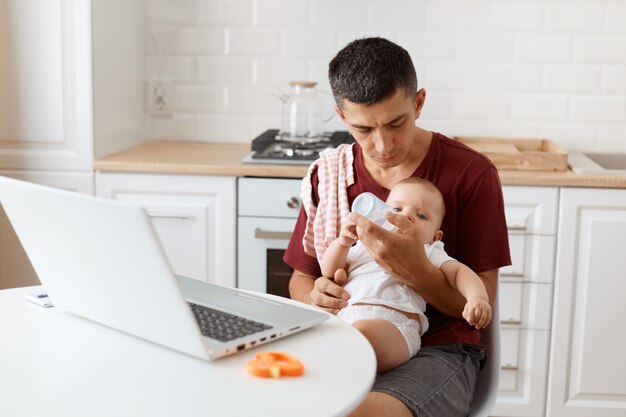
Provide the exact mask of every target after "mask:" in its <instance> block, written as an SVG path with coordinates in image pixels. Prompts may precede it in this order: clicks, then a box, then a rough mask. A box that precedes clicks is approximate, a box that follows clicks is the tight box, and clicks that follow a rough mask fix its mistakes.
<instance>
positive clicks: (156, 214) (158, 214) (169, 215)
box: [147, 211, 191, 220]
mask: <svg viewBox="0 0 626 417" xmlns="http://www.w3.org/2000/svg"><path fill="white" fill-rule="evenodd" d="M147 214H148V217H153V218H159V219H182V220H185V219H188V218H190V217H191V216H190V215H189V214H186V213H167V212H157V211H148V212H147Z"/></svg>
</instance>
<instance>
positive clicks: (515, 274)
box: [500, 272, 524, 278]
mask: <svg viewBox="0 0 626 417" xmlns="http://www.w3.org/2000/svg"><path fill="white" fill-rule="evenodd" d="M500 277H510V278H524V274H523V273H522V272H502V273H500Z"/></svg>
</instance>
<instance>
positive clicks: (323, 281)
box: [309, 269, 350, 314]
mask: <svg viewBox="0 0 626 417" xmlns="http://www.w3.org/2000/svg"><path fill="white" fill-rule="evenodd" d="M347 279H348V275H347V274H346V271H345V270H344V269H338V270H337V271H336V272H335V277H334V280H333V279H330V278H326V277H319V278H318V279H316V280H315V283H314V284H313V289H312V290H311V294H310V295H309V298H310V300H311V302H310V303H311V305H312V306H315V307H318V308H321V309H322V310H326V311H328V312H330V313H331V314H337V313H338V312H339V310H341V309H342V308H344V307H346V306H347V305H348V303H347V302H346V300H347V299H349V298H350V294H348V292H347V291H346V290H344V289H343V288H342V287H341V286H342V285H343V284H345V282H346V280H347Z"/></svg>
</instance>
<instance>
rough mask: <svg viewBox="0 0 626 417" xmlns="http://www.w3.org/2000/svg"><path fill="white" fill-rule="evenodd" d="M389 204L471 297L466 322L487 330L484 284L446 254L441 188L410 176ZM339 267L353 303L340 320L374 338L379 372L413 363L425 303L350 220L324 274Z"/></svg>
mask: <svg viewBox="0 0 626 417" xmlns="http://www.w3.org/2000/svg"><path fill="white" fill-rule="evenodd" d="M387 205H389V206H390V207H391V208H392V210H393V211H394V212H395V213H401V214H403V215H405V216H407V218H408V220H409V221H410V222H411V223H413V224H414V225H415V226H416V227H417V228H418V233H419V236H420V239H421V241H422V242H424V250H425V252H426V256H427V258H428V259H429V260H430V262H431V263H432V264H433V265H435V266H436V267H437V268H439V269H441V271H442V272H443V273H444V275H445V276H446V278H447V280H448V282H449V283H450V285H451V286H452V287H453V288H456V289H457V290H458V291H459V292H460V293H461V294H462V295H463V296H464V297H465V299H466V300H467V303H466V305H465V309H464V310H463V318H465V320H467V322H468V323H469V324H470V325H472V326H475V327H476V328H477V329H480V328H482V327H486V326H487V325H488V324H489V322H490V321H491V306H490V305H489V296H488V295H487V290H486V289H485V286H484V284H483V282H482V281H481V279H480V278H479V277H478V275H476V273H474V271H472V270H471V269H470V268H469V267H467V266H466V265H464V264H462V263H460V262H458V261H456V260H455V259H453V258H451V257H449V256H448V255H447V254H446V252H445V251H444V250H443V242H441V238H442V236H443V232H442V231H441V230H440V229H439V228H440V227H441V222H442V220H443V217H444V214H445V203H444V200H443V196H442V195H441V193H440V192H439V190H438V189H437V187H436V186H435V185H434V184H432V183H431V182H429V181H426V180H423V179H420V178H415V177H409V178H406V179H404V180H402V181H400V182H398V183H397V184H396V185H395V186H394V187H393V188H392V189H391V192H390V193H389V198H388V199H387ZM355 243H356V245H355ZM353 245H354V246H353ZM339 268H343V269H345V270H346V272H347V274H348V280H347V281H346V283H345V285H344V289H345V290H346V291H347V292H348V293H350V299H349V300H348V306H347V307H346V308H344V309H342V310H340V311H339V313H338V314H337V316H338V317H341V318H342V319H344V320H346V321H347V322H349V323H352V324H353V325H354V327H356V328H357V329H358V330H359V331H361V333H363V335H364V336H365V337H366V338H367V339H368V340H369V342H370V343H371V345H372V347H373V349H374V352H375V353H376V359H377V367H378V372H384V371H386V370H389V369H392V368H395V367H397V366H399V365H401V364H402V363H404V362H406V361H408V360H409V359H410V358H411V357H413V356H414V355H415V354H416V353H417V351H418V350H419V348H420V345H421V336H422V334H424V332H426V330H427V329H428V320H427V319H426V316H425V315H424V310H425V309H426V302H425V301H424V299H423V298H422V297H421V296H420V295H419V294H418V293H417V292H416V291H415V290H413V289H412V288H411V287H410V286H409V285H408V284H406V283H404V282H402V281H400V280H399V279H396V278H394V277H393V276H391V275H390V274H389V273H388V272H386V271H385V270H384V269H383V268H382V267H380V266H379V265H377V264H376V263H375V262H374V261H373V260H372V258H371V256H370V255H369V253H368V251H367V249H366V248H365V246H364V245H363V244H362V243H361V242H359V241H358V237H357V235H356V226H355V225H354V224H353V223H352V222H350V221H346V222H345V224H344V225H343V226H342V229H341V232H340V235H339V237H338V238H337V239H335V240H334V241H333V242H332V243H331V245H330V246H329V247H328V249H327V250H326V252H325V253H324V255H323V257H322V263H321V269H322V274H323V275H324V276H326V277H333V276H334V274H335V271H337V269H339Z"/></svg>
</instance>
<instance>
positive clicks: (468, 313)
mask: <svg viewBox="0 0 626 417" xmlns="http://www.w3.org/2000/svg"><path fill="white" fill-rule="evenodd" d="M463 318H464V319H465V320H467V322H468V323H469V324H470V325H471V326H474V327H476V328H477V329H482V328H483V327H487V326H488V325H489V323H490V322H491V306H490V305H489V302H488V301H487V300H485V299H484V298H481V297H472V298H470V299H469V300H467V304H465V309H464V310H463Z"/></svg>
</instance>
